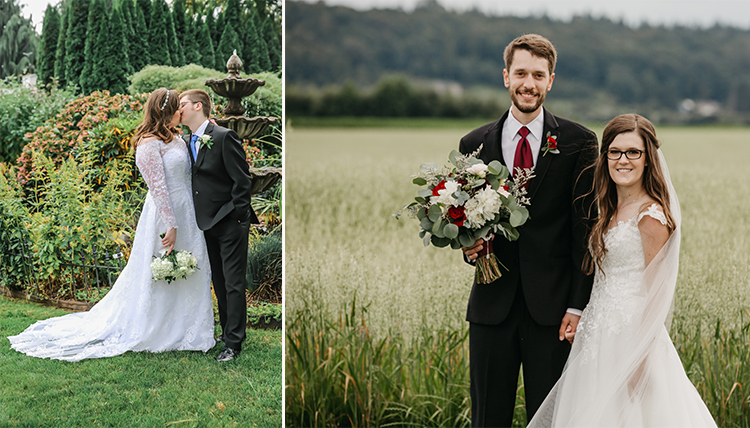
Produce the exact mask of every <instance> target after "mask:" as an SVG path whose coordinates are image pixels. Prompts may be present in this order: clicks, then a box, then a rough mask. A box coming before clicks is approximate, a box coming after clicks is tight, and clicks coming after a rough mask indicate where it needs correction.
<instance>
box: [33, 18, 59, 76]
mask: <svg viewBox="0 0 750 428" xmlns="http://www.w3.org/2000/svg"><path fill="white" fill-rule="evenodd" d="M59 37H60V14H59V13H58V12H57V8H56V7H54V6H52V5H47V10H45V11H44V22H43V24H42V38H41V40H40V43H39V57H38V58H37V63H36V69H37V74H38V76H39V82H40V83H42V84H44V85H46V84H48V83H50V82H52V78H53V77H54V76H55V55H56V53H57V39H58V38H59Z"/></svg>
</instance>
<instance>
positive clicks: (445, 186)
mask: <svg viewBox="0 0 750 428" xmlns="http://www.w3.org/2000/svg"><path fill="white" fill-rule="evenodd" d="M481 150H482V147H481V146H480V147H479V149H478V150H477V151H476V152H474V153H470V154H468V155H462V154H461V153H459V152H457V151H455V150H454V151H452V152H451V153H450V155H449V157H448V159H449V161H450V165H446V166H439V165H437V164H434V163H423V164H422V165H421V166H420V168H419V173H418V174H416V175H414V176H413V183H414V184H416V185H417V186H427V187H426V188H425V189H422V190H420V191H419V192H418V194H417V197H416V198H415V200H414V202H412V203H411V204H409V205H407V206H405V207H404V209H405V210H406V211H407V213H408V214H410V215H411V216H414V217H416V218H417V219H418V220H419V223H420V226H421V228H420V231H419V236H420V237H421V238H422V239H423V241H424V244H425V246H428V245H430V244H432V245H434V246H436V247H447V246H449V245H450V246H451V248H453V249H459V248H461V247H470V246H472V245H474V243H475V242H476V241H477V240H478V239H484V240H485V241H489V240H490V239H492V238H493V237H494V236H497V235H500V236H502V237H504V238H505V239H507V240H509V241H514V240H516V239H518V236H519V233H518V230H517V228H518V227H519V226H521V225H523V224H524V223H525V222H526V220H527V219H528V218H529V211H528V209H527V208H526V207H527V206H528V205H529V203H530V201H529V199H528V197H527V196H526V188H525V185H526V183H527V182H528V181H529V180H530V179H531V178H532V177H533V171H532V170H531V169H520V168H518V169H517V170H516V171H517V173H516V176H515V177H514V179H513V180H510V179H509V177H510V174H509V171H508V168H507V167H505V165H503V164H502V163H500V162H498V161H496V160H494V161H492V162H490V163H489V165H486V164H485V163H484V162H482V161H481V160H480V159H478V158H477V157H476V156H477V155H478V154H479V152H480V151H481ZM401 214H402V212H401V211H399V212H398V213H397V214H396V215H395V217H396V218H397V219H398V218H399V217H400V215H401ZM485 247H489V249H491V245H486V246H485ZM482 255H484V256H486V257H484V260H483V259H482V258H480V260H479V263H478V264H477V275H478V279H479V280H480V282H482V283H487V282H491V281H493V280H494V279H497V278H499V277H500V275H501V274H500V270H499V266H498V263H499V262H498V261H497V259H496V257H495V256H494V254H491V251H488V252H487V253H486V254H482Z"/></svg>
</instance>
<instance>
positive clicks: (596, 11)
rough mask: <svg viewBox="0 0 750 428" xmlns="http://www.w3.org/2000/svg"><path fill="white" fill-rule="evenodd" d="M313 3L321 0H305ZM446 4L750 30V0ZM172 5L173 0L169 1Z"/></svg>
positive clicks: (29, 0)
mask: <svg viewBox="0 0 750 428" xmlns="http://www.w3.org/2000/svg"><path fill="white" fill-rule="evenodd" d="M303 1H307V2H310V3H313V2H317V1H319V0H303ZM420 1H423V0H325V2H326V3H327V4H329V5H345V6H349V7H353V8H356V9H370V8H373V7H376V8H391V9H392V8H403V9H404V10H411V9H413V8H414V6H415V5H416V4H418V3H419V2H420ZM438 2H439V3H440V4H442V5H443V6H444V7H445V8H447V9H451V10H458V11H462V10H466V9H471V8H474V7H476V8H478V9H479V10H482V11H484V12H487V13H491V14H495V15H505V14H512V15H517V16H529V15H531V16H539V15H542V14H544V13H546V14H547V15H548V16H550V17H552V18H558V19H562V20H567V19H569V18H571V17H572V16H573V15H582V14H591V15H593V16H606V17H609V18H611V19H615V20H619V19H623V20H625V22H627V23H629V24H633V25H638V24H640V23H641V22H644V21H645V22H648V23H650V24H655V25H658V24H666V25H675V24H679V25H690V26H696V25H697V26H702V27H705V26H711V25H713V24H715V23H717V22H718V23H721V24H724V25H732V26H735V27H740V28H744V29H750V1H747V0H629V1H622V0H521V1H519V0H515V1H507V0H438ZM20 3H21V4H22V5H26V6H25V7H24V8H23V15H24V16H26V17H28V16H29V15H31V16H32V18H33V21H34V24H35V25H36V28H37V31H38V32H41V30H42V20H43V19H44V10H45V9H46V8H47V4H57V3H58V0H50V1H48V0H20ZM168 3H170V4H171V0H168Z"/></svg>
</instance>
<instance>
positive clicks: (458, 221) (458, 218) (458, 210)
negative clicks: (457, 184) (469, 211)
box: [448, 207, 466, 226]
mask: <svg viewBox="0 0 750 428" xmlns="http://www.w3.org/2000/svg"><path fill="white" fill-rule="evenodd" d="M448 217H449V218H450V220H451V223H453V224H455V225H456V226H463V225H464V220H466V214H464V207H450V208H448Z"/></svg>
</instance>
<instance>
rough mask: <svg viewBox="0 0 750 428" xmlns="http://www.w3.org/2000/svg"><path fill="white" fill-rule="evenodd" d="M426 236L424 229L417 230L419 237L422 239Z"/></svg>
mask: <svg viewBox="0 0 750 428" xmlns="http://www.w3.org/2000/svg"><path fill="white" fill-rule="evenodd" d="M426 234H427V231H426V230H424V229H419V237H420V238H424V236H425V235H426Z"/></svg>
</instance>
